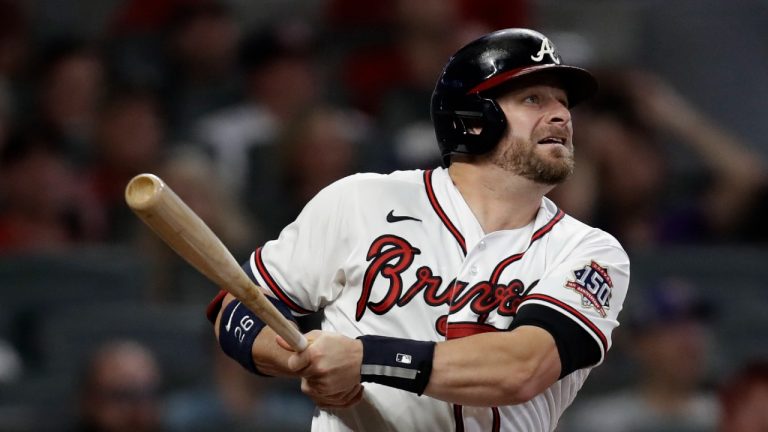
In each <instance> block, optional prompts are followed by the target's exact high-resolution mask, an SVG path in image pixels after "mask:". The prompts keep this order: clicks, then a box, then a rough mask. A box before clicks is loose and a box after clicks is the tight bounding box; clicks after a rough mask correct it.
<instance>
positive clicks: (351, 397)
mask: <svg viewBox="0 0 768 432" xmlns="http://www.w3.org/2000/svg"><path fill="white" fill-rule="evenodd" d="M363 390H364V388H363V385H362V384H357V385H356V386H354V387H353V388H352V389H351V390H349V391H347V392H341V393H337V394H333V395H322V394H318V393H317V392H316V391H315V389H314V387H312V385H311V384H309V382H308V381H307V379H306V378H302V379H301V391H302V392H303V393H304V394H305V395H307V396H309V398H310V399H312V401H313V402H315V404H316V405H317V406H318V407H319V408H349V407H351V406H353V405H355V404H356V403H358V402H360V400H361V399H362V398H363Z"/></svg>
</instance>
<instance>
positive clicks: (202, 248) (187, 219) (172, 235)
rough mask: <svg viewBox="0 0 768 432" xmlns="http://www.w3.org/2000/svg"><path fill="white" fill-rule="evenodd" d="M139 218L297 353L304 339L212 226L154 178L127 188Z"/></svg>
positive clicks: (141, 178)
mask: <svg viewBox="0 0 768 432" xmlns="http://www.w3.org/2000/svg"><path fill="white" fill-rule="evenodd" d="M125 201H126V202H127V203H128V206H129V207H130V208H131V210H133V212H134V213H136V215H137V216H138V217H139V218H141V220H143V221H144V223H146V224H147V225H149V227H150V228H152V230H153V231H154V232H155V233H156V234H157V235H158V236H159V237H160V238H161V239H163V241H165V243H167V244H168V245H169V246H170V247H171V248H173V250H175V251H176V253H178V254H179V255H180V256H181V257H182V258H184V259H185V260H186V261H187V262H188V263H190V264H192V266H193V267H195V268H196V269H197V270H198V271H200V273H202V274H204V275H205V276H206V277H207V278H208V279H210V280H211V281H213V282H214V283H216V284H217V285H218V286H220V287H222V288H224V289H225V290H227V291H229V292H230V293H231V294H232V295H233V296H235V297H236V298H237V299H238V300H240V301H241V302H242V303H243V304H244V305H245V306H247V307H248V309H250V310H251V311H252V312H253V313H255V314H256V315H258V317H259V318H260V319H261V320H262V321H264V322H265V323H266V324H267V325H268V326H269V327H271V328H272V329H273V330H274V331H275V333H277V334H279V335H280V336H282V337H283V339H285V340H286V341H287V342H288V344H290V346H291V347H292V348H293V349H295V350H297V351H304V349H305V348H306V347H307V340H306V339H305V338H304V335H302V334H301V332H300V331H299V330H298V329H297V328H296V327H295V326H294V325H293V324H292V323H291V322H290V321H289V320H288V319H286V318H285V317H284V316H283V315H282V314H281V313H280V312H278V310H277V309H276V308H275V307H274V306H273V305H272V303H270V302H269V300H267V299H266V297H265V296H264V293H263V292H262V291H261V288H259V286H258V285H256V284H255V283H253V281H252V280H251V279H250V278H249V277H248V275H246V274H245V271H244V270H243V269H242V267H240V265H239V264H238V263H237V261H236V260H235V258H234V257H233V256H232V254H231V253H230V252H229V250H228V249H227V248H226V246H224V244H223V243H222V242H221V240H220V239H219V238H218V237H217V236H216V234H214V233H213V231H211V229H210V228H209V227H208V225H206V224H205V222H203V221H202V219H200V217H199V216H198V215H197V214H195V212H194V211H192V209H190V208H189V207H188V206H187V205H186V204H185V203H184V201H182V200H181V199H180V198H179V197H178V196H177V195H176V193H174V192H173V190H171V188H170V187H168V185H167V184H165V182H164V181H163V180H161V179H160V178H159V177H158V176H156V175H154V174H139V175H137V176H136V177H134V178H133V179H132V180H131V181H130V182H129V183H128V185H127V186H126V188H125Z"/></svg>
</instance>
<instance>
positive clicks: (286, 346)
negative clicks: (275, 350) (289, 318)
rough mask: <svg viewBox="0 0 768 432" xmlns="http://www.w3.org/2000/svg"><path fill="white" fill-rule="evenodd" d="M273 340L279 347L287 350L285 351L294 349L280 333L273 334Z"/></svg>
mask: <svg viewBox="0 0 768 432" xmlns="http://www.w3.org/2000/svg"><path fill="white" fill-rule="evenodd" d="M275 342H277V344H278V345H279V346H280V348H282V349H284V350H287V351H295V350H294V349H293V347H291V345H290V344H289V343H288V342H286V340H285V339H283V337H282V336H280V335H275Z"/></svg>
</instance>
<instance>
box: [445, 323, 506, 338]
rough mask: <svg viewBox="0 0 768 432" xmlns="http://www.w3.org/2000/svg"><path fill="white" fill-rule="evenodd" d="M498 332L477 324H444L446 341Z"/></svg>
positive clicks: (488, 325) (487, 326)
mask: <svg viewBox="0 0 768 432" xmlns="http://www.w3.org/2000/svg"><path fill="white" fill-rule="evenodd" d="M497 331H500V330H499V329H497V328H496V327H494V326H492V325H490V324H485V323H479V322H451V323H447V324H446V330H445V334H446V335H447V336H448V337H447V339H459V338H463V337H466V336H472V335H476V334H481V333H490V332H497Z"/></svg>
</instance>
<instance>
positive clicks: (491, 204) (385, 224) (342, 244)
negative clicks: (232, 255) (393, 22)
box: [209, 29, 629, 431]
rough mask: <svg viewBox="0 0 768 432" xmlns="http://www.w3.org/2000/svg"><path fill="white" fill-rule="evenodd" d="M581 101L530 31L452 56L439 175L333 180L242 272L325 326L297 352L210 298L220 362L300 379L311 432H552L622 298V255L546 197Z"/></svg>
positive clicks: (239, 309)
mask: <svg viewBox="0 0 768 432" xmlns="http://www.w3.org/2000/svg"><path fill="white" fill-rule="evenodd" d="M595 91H596V82H595V80H594V78H593V77H592V75H591V74H590V73H589V72H587V71H586V70H583V69H580V68H576V67H572V66H566V65H564V64H563V63H562V60H561V58H560V56H559V54H558V52H557V50H556V48H555V46H554V45H553V44H552V42H551V41H550V40H549V39H547V38H546V37H545V36H544V35H542V34H540V33H538V32H535V31H531V30H527V29H507V30H501V31H497V32H494V33H491V34H488V35H485V36H483V37H481V38H479V39H477V40H475V41H473V42H471V43H469V44H468V45H466V46H465V47H463V48H461V49H460V50H459V51H458V52H457V53H456V54H455V55H454V56H453V57H451V59H450V60H449V61H448V63H447V65H446V66H445V68H444V70H443V72H442V74H441V75H440V77H439V79H438V82H437V85H436V87H435V90H434V93H433V96H432V105H431V111H432V118H433V122H434V126H435V132H436V136H437V140H438V145H439V147H440V151H441V152H442V156H443V161H444V165H445V167H443V168H435V169H431V170H425V171H421V170H416V171H400V172H394V173H391V174H388V175H379V174H357V175H353V176H350V177H347V178H344V179H342V180H339V181H337V182H336V183H334V184H332V185H330V186H328V187H327V188H326V189H324V190H323V191H321V192H320V193H319V194H318V195H317V196H315V197H314V198H313V199H312V200H311V201H310V202H309V203H308V204H307V206H306V207H305V208H304V210H303V211H302V213H301V214H300V215H299V217H298V218H297V219H296V221H294V222H293V223H291V224H290V225H288V226H287V227H286V228H285V229H284V230H283V231H282V233H281V234H280V236H279V238H278V239H276V240H273V241H270V242H268V243H266V244H265V245H263V247H260V248H258V249H256V251H255V252H254V253H253V255H252V256H251V258H250V260H249V261H248V262H247V263H246V264H245V266H244V267H245V269H246V271H247V272H248V273H249V274H250V275H251V276H252V277H253V279H254V280H255V281H256V282H257V283H258V285H260V286H262V287H264V289H265V291H266V292H267V293H268V294H269V296H271V297H270V298H271V301H272V302H273V303H274V304H275V305H276V306H278V308H281V310H283V313H284V314H285V315H286V316H287V317H289V318H292V317H293V316H294V315H302V314H308V313H310V312H313V311H318V310H322V311H323V319H322V330H316V331H313V332H310V333H308V335H307V338H308V340H309V341H310V345H309V348H308V349H306V350H305V351H303V352H301V353H294V352H291V351H290V350H289V349H288V348H287V347H288V346H287V345H286V344H285V342H284V341H282V340H281V339H280V338H278V337H276V336H275V334H274V332H272V331H271V330H270V329H269V328H268V327H264V325H263V324H262V323H261V322H260V321H259V320H258V318H256V317H254V315H253V314H252V313H250V311H248V310H247V309H246V308H245V307H244V306H243V305H241V304H240V303H239V302H238V301H237V300H233V298H232V297H231V296H229V295H227V296H225V295H224V293H220V294H219V296H218V297H217V298H216V299H215V300H214V302H213V303H212V305H211V308H210V309H209V313H210V315H209V316H210V317H211V318H212V319H215V320H216V325H215V328H216V332H217V335H218V337H219V341H220V344H221V346H222V349H223V350H224V352H226V353H227V354H228V355H230V356H231V357H233V358H234V359H236V360H237V361H239V362H240V363H241V364H242V365H243V366H244V367H246V368H248V369H249V370H252V371H254V372H255V373H260V374H266V375H290V376H297V377H301V387H302V391H303V392H304V393H305V394H307V395H308V396H309V397H311V398H312V399H313V400H314V401H315V402H316V403H317V405H318V410H317V412H316V415H315V416H314V420H313V423H312V430H315V431H552V430H554V428H555V426H556V425H557V421H558V418H559V417H560V415H561V414H562V412H563V410H564V409H565V408H566V407H567V406H568V405H569V404H570V403H571V402H572V401H573V399H574V397H575V396H576V393H577V392H578V390H579V388H581V386H582V385H583V383H584V381H585V379H586V378H587V376H588V375H589V372H590V370H591V369H592V368H593V367H595V366H596V365H598V364H600V363H601V362H602V361H603V358H604V356H605V354H606V352H607V351H608V349H609V348H610V346H611V332H612V330H613V329H614V328H616V326H618V321H617V317H618V314H619V312H620V310H621V308H622V303H623V301H624V298H625V295H626V291H627V284H628V282H629V260H628V258H627V255H626V253H625V252H624V250H623V249H622V247H621V245H620V244H619V243H618V242H617V241H616V240H615V239H614V238H613V237H612V236H611V235H609V234H607V233H605V232H603V231H601V230H598V229H595V228H591V227H589V226H587V225H584V224H583V223H581V222H579V221H577V220H575V219H573V218H572V217H570V216H568V215H566V214H564V213H563V211H562V210H560V209H558V208H557V206H556V205H555V204H554V203H553V202H551V201H550V200H548V199H547V198H546V197H545V196H544V195H545V194H546V193H547V192H548V191H549V190H551V189H552V188H553V187H554V186H555V185H557V184H558V183H560V182H562V181H563V180H565V179H566V178H567V177H568V175H569V174H570V173H571V171H572V170H573V142H572V132H573V131H572V124H571V114H570V111H569V108H570V107H572V106H573V105H575V104H577V103H578V102H580V101H582V100H584V99H585V98H587V97H589V96H590V95H592V94H593V93H594V92H595ZM265 205H268V204H267V203H265ZM286 415H290V413H286Z"/></svg>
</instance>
